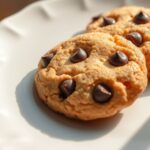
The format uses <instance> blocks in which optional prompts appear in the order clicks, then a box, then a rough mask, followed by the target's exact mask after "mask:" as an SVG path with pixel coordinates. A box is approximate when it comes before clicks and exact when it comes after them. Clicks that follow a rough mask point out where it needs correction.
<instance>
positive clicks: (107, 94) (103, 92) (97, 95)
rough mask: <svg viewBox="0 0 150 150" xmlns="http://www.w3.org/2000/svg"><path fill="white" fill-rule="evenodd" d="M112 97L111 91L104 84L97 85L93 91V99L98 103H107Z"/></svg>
mask: <svg viewBox="0 0 150 150" xmlns="http://www.w3.org/2000/svg"><path fill="white" fill-rule="evenodd" d="M112 96H113V93H112V89H111V88H110V87H108V86H107V85H106V84H104V83H102V84H98V85H96V86H95V88H94V90H93V99H94V100H95V101H96V102H98V103H101V104H103V103H107V102H109V101H110V100H111V98H112Z"/></svg>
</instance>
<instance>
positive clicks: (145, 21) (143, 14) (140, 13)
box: [87, 6, 150, 78]
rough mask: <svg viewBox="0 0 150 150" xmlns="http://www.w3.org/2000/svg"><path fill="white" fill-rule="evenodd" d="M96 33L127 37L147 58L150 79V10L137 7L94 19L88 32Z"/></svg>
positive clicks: (129, 7) (118, 10)
mask: <svg viewBox="0 0 150 150" xmlns="http://www.w3.org/2000/svg"><path fill="white" fill-rule="evenodd" d="M95 31H96V32H106V33H110V34H113V35H115V34H119V35H122V36H125V37H127V39H128V40H130V41H132V42H133V43H134V44H135V45H136V46H138V47H139V48H140V49H141V51H142V52H143V54H144V55H145V57H146V63H147V69H148V77H149V78H150V61H149V60H150V9H147V8H144V7H136V6H128V7H121V8H117V9H114V10H112V11H110V12H107V13H104V14H103V15H100V16H97V17H94V18H93V21H92V22H91V23H90V24H89V25H88V27H87V32H95ZM135 32H137V33H135ZM128 34H130V35H128ZM139 34H141V35H139Z"/></svg>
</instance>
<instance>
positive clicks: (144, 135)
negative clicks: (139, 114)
mask: <svg viewBox="0 0 150 150" xmlns="http://www.w3.org/2000/svg"><path fill="white" fill-rule="evenodd" d="M149 148H150V118H149V119H148V120H147V121H146V122H145V123H144V125H143V126H142V127H141V128H140V129H139V130H138V131H137V133H135V135H134V136H133V137H132V138H131V139H129V141H128V142H127V143H126V144H125V145H124V147H123V148H122V150H148V149H149Z"/></svg>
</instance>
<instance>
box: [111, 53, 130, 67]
mask: <svg viewBox="0 0 150 150" xmlns="http://www.w3.org/2000/svg"><path fill="white" fill-rule="evenodd" d="M109 62H110V63H111V64H112V65H113V66H123V65H125V64H127V63H128V57H127V55H126V54H124V53H123V52H120V51H117V52H116V53H115V54H114V55H112V56H111V57H110V59H109Z"/></svg>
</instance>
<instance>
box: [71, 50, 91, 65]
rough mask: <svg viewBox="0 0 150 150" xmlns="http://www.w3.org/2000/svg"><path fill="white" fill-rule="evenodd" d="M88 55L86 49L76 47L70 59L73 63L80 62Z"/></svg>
mask: <svg viewBox="0 0 150 150" xmlns="http://www.w3.org/2000/svg"><path fill="white" fill-rule="evenodd" d="M87 57H88V55H87V53H86V51H85V50H84V49H82V48H78V49H77V50H76V52H75V53H74V54H73V55H72V56H71V58H70V61H71V62H73V63H77V62H80V61H82V60H84V59H86V58H87Z"/></svg>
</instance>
